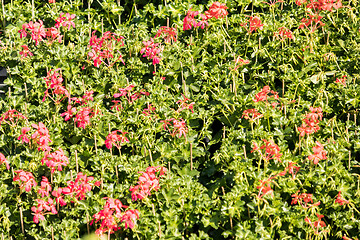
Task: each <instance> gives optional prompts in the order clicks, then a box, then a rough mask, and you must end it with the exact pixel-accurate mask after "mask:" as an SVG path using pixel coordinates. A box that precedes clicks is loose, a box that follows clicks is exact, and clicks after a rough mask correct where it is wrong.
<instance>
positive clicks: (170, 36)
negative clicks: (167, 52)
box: [155, 26, 177, 43]
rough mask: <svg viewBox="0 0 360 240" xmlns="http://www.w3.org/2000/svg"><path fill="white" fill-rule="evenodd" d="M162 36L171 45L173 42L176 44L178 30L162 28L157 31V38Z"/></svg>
mask: <svg viewBox="0 0 360 240" xmlns="http://www.w3.org/2000/svg"><path fill="white" fill-rule="evenodd" d="M160 36H163V38H164V41H165V42H167V43H170V42H171V41H173V42H176V41H177V32H176V28H173V27H167V26H161V27H160V28H159V30H158V31H157V33H156V35H155V38H157V37H160Z"/></svg>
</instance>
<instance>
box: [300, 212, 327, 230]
mask: <svg viewBox="0 0 360 240" xmlns="http://www.w3.org/2000/svg"><path fill="white" fill-rule="evenodd" d="M316 216H317V218H318V219H317V220H316V221H314V222H312V221H311V219H310V218H308V217H306V218H305V222H307V223H309V224H310V226H311V228H312V229H313V230H314V232H315V234H319V228H320V227H326V224H325V222H324V221H322V220H321V219H322V218H323V217H324V215H319V214H316Z"/></svg>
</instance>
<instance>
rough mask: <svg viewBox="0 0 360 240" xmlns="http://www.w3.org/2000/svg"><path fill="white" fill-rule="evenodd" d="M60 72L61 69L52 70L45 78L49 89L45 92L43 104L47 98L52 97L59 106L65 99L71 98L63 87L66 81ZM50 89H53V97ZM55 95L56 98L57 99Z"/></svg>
mask: <svg viewBox="0 0 360 240" xmlns="http://www.w3.org/2000/svg"><path fill="white" fill-rule="evenodd" d="M60 71H61V69H60V68H57V69H51V70H50V71H49V72H48V73H47V76H46V77H45V78H44V80H45V82H46V87H47V89H46V90H45V92H44V98H43V100H42V101H43V102H44V101H45V99H46V97H50V98H51V99H52V100H53V101H54V102H55V103H57V104H58V103H60V102H61V101H62V100H63V99H64V98H65V97H67V98H70V94H69V92H68V90H66V88H65V87H64V86H62V82H63V81H64V79H63V77H62V75H61V72H60ZM50 89H52V94H51V95H52V96H50V95H49V90H50ZM54 95H55V96H56V98H55V99H54Z"/></svg>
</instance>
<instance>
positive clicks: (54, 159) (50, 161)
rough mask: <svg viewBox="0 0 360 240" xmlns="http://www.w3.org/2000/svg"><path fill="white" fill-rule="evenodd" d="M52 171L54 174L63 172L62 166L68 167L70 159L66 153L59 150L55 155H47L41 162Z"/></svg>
mask: <svg viewBox="0 0 360 240" xmlns="http://www.w3.org/2000/svg"><path fill="white" fill-rule="evenodd" d="M45 163H46V166H48V167H49V168H50V169H51V173H54V172H55V170H58V171H62V166H64V167H65V166H67V165H68V164H69V159H68V157H67V156H66V155H65V154H64V151H63V150H62V149H61V148H59V150H56V151H55V152H53V153H45V156H44V157H43V158H42V160H41V164H45Z"/></svg>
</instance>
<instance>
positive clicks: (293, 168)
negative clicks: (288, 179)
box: [279, 162, 300, 179]
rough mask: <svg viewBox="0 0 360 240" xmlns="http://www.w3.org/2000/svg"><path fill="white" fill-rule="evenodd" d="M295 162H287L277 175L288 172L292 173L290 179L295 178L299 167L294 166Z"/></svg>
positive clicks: (283, 174)
mask: <svg viewBox="0 0 360 240" xmlns="http://www.w3.org/2000/svg"><path fill="white" fill-rule="evenodd" d="M295 165H296V163H294V162H289V165H288V166H287V167H286V168H285V170H284V171H282V172H281V173H279V176H285V175H286V173H289V174H291V175H292V179H295V177H296V174H297V173H298V172H299V170H300V167H298V166H295Z"/></svg>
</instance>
